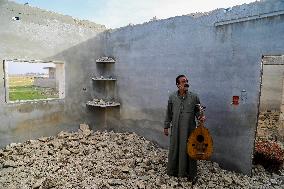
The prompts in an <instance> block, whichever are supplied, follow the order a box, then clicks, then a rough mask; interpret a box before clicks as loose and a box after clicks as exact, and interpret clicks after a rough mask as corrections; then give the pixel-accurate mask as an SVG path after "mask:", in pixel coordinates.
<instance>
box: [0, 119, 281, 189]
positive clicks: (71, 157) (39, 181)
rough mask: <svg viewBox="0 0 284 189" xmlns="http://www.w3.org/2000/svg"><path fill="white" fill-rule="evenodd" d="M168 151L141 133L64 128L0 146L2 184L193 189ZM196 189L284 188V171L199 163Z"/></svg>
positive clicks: (40, 188) (42, 186)
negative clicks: (174, 172)
mask: <svg viewBox="0 0 284 189" xmlns="http://www.w3.org/2000/svg"><path fill="white" fill-rule="evenodd" d="M167 152H168V151H167V150H165V149H161V148H158V147H157V146H155V145H154V144H153V143H151V142H150V141H148V140H146V139H145V138H143V137H141V136H138V135H137V134H135V133H114V132H107V131H96V132H93V131H92V130H90V129H89V127H88V126H87V125H85V124H81V125H80V128H79V130H78V132H72V133H69V132H65V131H62V132H60V133H59V134H58V135H57V136H55V137H42V138H39V139H37V140H28V141H26V142H24V143H18V144H15V143H12V144H10V145H8V146H7V147H6V148H4V149H2V150H0V188H9V189H14V188H21V189H25V188H39V189H47V188H66V189H67V188H72V189H74V188H86V189H87V188H105V189H107V188H125V189H126V188H137V189H147V188H149V189H154V188H164V189H167V188H190V187H192V185H191V182H189V181H188V180H187V179H185V178H179V179H178V178H175V177H170V176H168V175H167V174H166V164H167ZM198 175H199V179H198V181H197V183H196V184H195V185H194V186H193V188H279V189H280V188H283V185H284V172H283V171H282V172H281V173H280V174H279V175H277V174H269V173H267V172H265V170H264V169H263V167H261V166H256V167H254V169H253V175H252V177H248V176H245V175H241V174H237V173H234V172H229V171H225V170H223V169H221V168H220V167H219V166H218V164H217V163H213V162H210V161H199V162H198Z"/></svg>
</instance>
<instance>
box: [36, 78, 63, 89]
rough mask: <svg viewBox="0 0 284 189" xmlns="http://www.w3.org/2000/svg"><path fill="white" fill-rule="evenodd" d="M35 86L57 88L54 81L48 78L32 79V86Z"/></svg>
mask: <svg viewBox="0 0 284 189" xmlns="http://www.w3.org/2000/svg"><path fill="white" fill-rule="evenodd" d="M33 85H35V86H38V87H50V88H54V89H55V88H58V87H56V80H55V79H50V78H40V77H37V78H35V79H34V84H33Z"/></svg>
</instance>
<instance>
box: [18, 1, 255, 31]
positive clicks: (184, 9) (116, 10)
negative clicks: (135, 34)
mask: <svg viewBox="0 0 284 189" xmlns="http://www.w3.org/2000/svg"><path fill="white" fill-rule="evenodd" d="M13 1H15V2H18V3H20V4H24V3H29V5H30V6H34V7H39V8H41V9H45V10H49V11H53V12H57V13H61V14H64V15H69V16H72V17H74V18H79V19H85V20H90V21H93V22H95V23H98V24H103V25H105V26H106V27H107V28H112V29H113V28H119V27H123V26H126V25H129V24H141V23H144V22H148V21H149V20H150V19H152V18H153V17H157V18H158V19H163V18H169V17H174V16H180V15H185V14H190V13H195V12H208V11H211V10H214V9H217V8H229V7H232V6H235V5H241V4H244V3H247V4H248V3H251V2H255V1H256V0H13Z"/></svg>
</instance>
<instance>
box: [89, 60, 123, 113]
mask: <svg viewBox="0 0 284 189" xmlns="http://www.w3.org/2000/svg"><path fill="white" fill-rule="evenodd" d="M96 63H97V64H100V65H101V68H100V69H98V70H100V71H101V72H102V74H99V75H101V76H100V77H93V78H92V81H93V88H94V89H99V90H100V91H97V93H99V94H101V93H104V94H105V96H101V97H99V98H98V97H96V98H94V99H93V100H91V101H88V102H87V103H86V105H87V106H91V107H100V108H108V107H119V106H120V103H119V102H116V101H115V100H114V101H110V100H109V99H115V95H114V94H115V89H116V86H115V83H113V82H116V78H113V77H112V76H105V72H106V71H107V69H108V68H109V69H110V68H111V67H112V66H105V65H108V64H110V65H112V64H114V63H115V60H114V59H113V58H109V57H101V58H99V59H97V60H96ZM98 67H99V66H98ZM112 74H113V73H112ZM112 74H111V75H112ZM101 81H104V82H102V83H101ZM107 81H110V82H111V83H112V84H111V83H108V82H107ZM97 82H98V83H97ZM94 84H96V86H94ZM95 96H96V95H95Z"/></svg>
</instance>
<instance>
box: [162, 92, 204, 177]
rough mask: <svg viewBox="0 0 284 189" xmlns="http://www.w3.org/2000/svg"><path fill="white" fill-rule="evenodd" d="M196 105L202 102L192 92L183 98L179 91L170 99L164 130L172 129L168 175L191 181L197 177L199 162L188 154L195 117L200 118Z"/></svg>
mask: <svg viewBox="0 0 284 189" xmlns="http://www.w3.org/2000/svg"><path fill="white" fill-rule="evenodd" d="M196 104H200V101H199V98H198V96H197V95H196V94H194V93H192V92H187V93H186V95H185V96H184V97H182V96H180V95H179V94H178V91H177V92H174V93H172V94H171V95H170V97H169V100H168V106H167V112H166V119H165V125H164V128H171V132H170V133H171V134H170V148H169V155H168V165H167V173H168V175H171V176H177V177H188V178H191V179H193V178H195V177H196V175H197V162H196V160H193V159H191V158H190V157H189V156H188V154H187V139H188V137H189V135H190V133H191V132H192V131H193V130H194V129H195V127H196V123H195V117H197V116H198V112H197V111H196V108H195V107H196Z"/></svg>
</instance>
